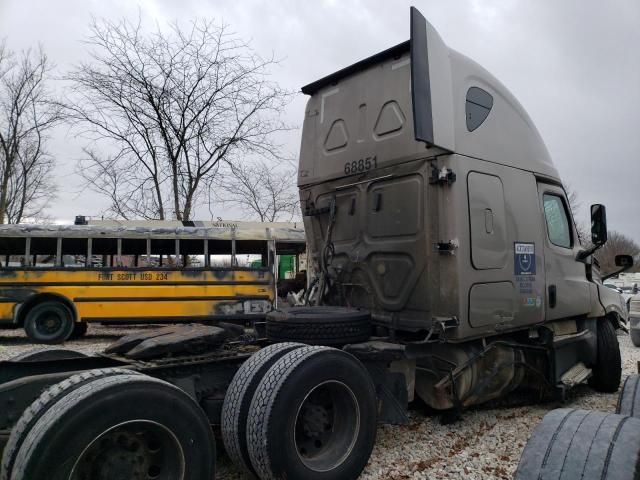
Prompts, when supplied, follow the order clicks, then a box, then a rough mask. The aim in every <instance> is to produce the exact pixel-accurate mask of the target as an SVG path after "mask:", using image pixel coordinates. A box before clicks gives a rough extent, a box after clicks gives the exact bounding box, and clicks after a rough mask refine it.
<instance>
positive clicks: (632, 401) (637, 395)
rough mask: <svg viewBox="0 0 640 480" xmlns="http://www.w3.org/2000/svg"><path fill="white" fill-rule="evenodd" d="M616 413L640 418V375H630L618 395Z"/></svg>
mask: <svg viewBox="0 0 640 480" xmlns="http://www.w3.org/2000/svg"><path fill="white" fill-rule="evenodd" d="M616 413H619V414H620V415H626V416H628V417H636V418H640V375H629V376H628V377H627V378H626V379H625V381H624V384H623V385H622V391H621V392H620V395H619V396H618V405H617V406H616Z"/></svg>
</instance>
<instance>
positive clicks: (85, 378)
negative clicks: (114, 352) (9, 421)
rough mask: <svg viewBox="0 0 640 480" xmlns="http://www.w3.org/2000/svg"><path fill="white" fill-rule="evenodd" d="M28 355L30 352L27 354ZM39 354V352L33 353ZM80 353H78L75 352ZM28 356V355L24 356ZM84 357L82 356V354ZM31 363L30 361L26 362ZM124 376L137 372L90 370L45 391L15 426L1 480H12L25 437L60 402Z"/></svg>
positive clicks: (105, 369)
mask: <svg viewBox="0 0 640 480" xmlns="http://www.w3.org/2000/svg"><path fill="white" fill-rule="evenodd" d="M56 351H58V352H67V351H68V350H55V349H41V350H40V353H42V354H43V355H44V354H47V353H55V352H56ZM27 353H28V352H27ZM32 353H33V354H37V353H38V352H32ZM75 353H78V352H75ZM23 355H26V354H23ZM80 355H82V354H80ZM45 359H46V358H38V360H45ZM25 361H29V360H25ZM122 374H134V375H137V374H136V373H135V372H132V371H130V370H124V369H120V368H103V369H99V370H88V371H86V372H82V373H78V374H76V375H72V376H71V377H69V378H67V379H66V380H63V381H62V382H60V383H57V384H55V385H53V386H51V387H49V388H48V389H47V390H45V391H44V392H43V393H42V394H41V395H40V396H39V397H38V398H37V399H36V400H35V401H34V402H33V403H32V404H31V405H30V406H29V407H28V408H27V409H26V410H25V411H24V412H23V413H22V416H21V417H20V419H19V420H18V422H17V423H16V424H15V425H14V427H13V429H12V430H11V435H10V436H9V441H8V442H7V444H6V446H5V449H4V452H3V454H2V468H0V480H9V479H10V478H11V472H12V470H13V464H14V462H15V460H16V455H17V454H18V451H19V450H20V447H21V446H22V443H23V442H24V439H25V437H26V436H27V434H28V433H29V431H30V430H31V427H33V425H35V423H36V422H37V421H38V420H39V419H40V417H41V416H42V415H43V414H44V413H45V412H46V411H47V410H48V409H49V408H50V407H51V406H52V405H54V404H55V403H56V402H57V401H58V400H60V399H61V398H62V397H64V396H66V395H67V394H69V393H70V392H72V391H73V390H76V389H77V388H80V387H81V386H83V385H86V384H87V383H89V382H92V381H93V380H96V379H98V378H105V377H112V376H114V375H122Z"/></svg>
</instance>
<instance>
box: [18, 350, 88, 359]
mask: <svg viewBox="0 0 640 480" xmlns="http://www.w3.org/2000/svg"><path fill="white" fill-rule="evenodd" d="M84 357H86V355H85V354H84V353H82V352H76V351H75V350H68V349H66V348H52V347H40V348H33V349H31V350H27V351H26V352H22V353H19V354H18V355H15V356H13V357H11V358H10V359H9V360H10V361H12V362H47V361H50V360H67V359H70V358H84Z"/></svg>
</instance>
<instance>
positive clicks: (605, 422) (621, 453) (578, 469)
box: [514, 408, 640, 480]
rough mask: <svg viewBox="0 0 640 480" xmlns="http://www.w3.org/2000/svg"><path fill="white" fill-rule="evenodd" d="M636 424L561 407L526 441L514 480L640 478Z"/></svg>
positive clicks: (628, 419)
mask: <svg viewBox="0 0 640 480" xmlns="http://www.w3.org/2000/svg"><path fill="white" fill-rule="evenodd" d="M639 453H640V420H638V419H636V418H631V417H625V416H623V415H616V414H614V413H605V412H597V411H588V410H574V409H569V408H561V409H557V410H553V411H551V412H550V413H548V414H547V415H545V417H544V418H543V419H542V422H541V423H540V424H539V425H538V426H537V427H536V428H535V430H534V431H533V434H532V435H531V437H530V438H529V441H528V442H527V445H526V447H525V448H524V451H523V452H522V457H520V464H519V465H518V469H517V470H516V474H515V477H514V478H515V480H538V479H541V478H544V479H546V480H560V479H564V478H581V479H583V480H596V479H597V480H600V479H603V478H611V479H613V478H616V479H624V478H628V479H632V478H638V475H637V472H638V470H639V469H640V461H639V460H638V459H639V457H638V454H639Z"/></svg>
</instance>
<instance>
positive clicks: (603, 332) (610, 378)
mask: <svg viewBox="0 0 640 480" xmlns="http://www.w3.org/2000/svg"><path fill="white" fill-rule="evenodd" d="M592 370H593V375H592V376H591V378H589V385H590V386H591V388H593V389H594V390H596V391H598V392H605V393H613V392H617V391H618V389H619V388H620V380H621V379H622V359H621V358H620V345H619V344H618V338H617V337H616V331H615V329H614V328H613V325H612V324H611V322H609V321H608V320H604V319H603V320H600V321H598V353H597V363H596V365H595V366H594V367H593V369H592Z"/></svg>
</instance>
